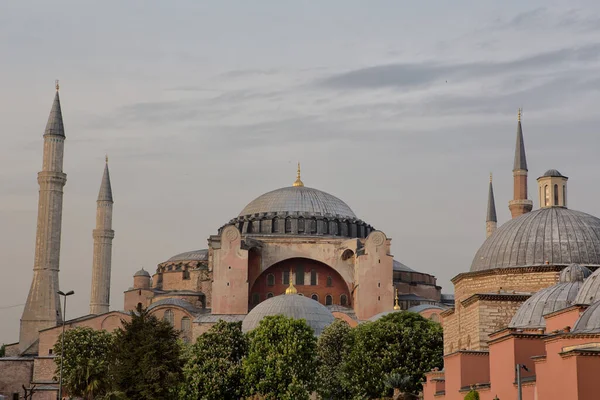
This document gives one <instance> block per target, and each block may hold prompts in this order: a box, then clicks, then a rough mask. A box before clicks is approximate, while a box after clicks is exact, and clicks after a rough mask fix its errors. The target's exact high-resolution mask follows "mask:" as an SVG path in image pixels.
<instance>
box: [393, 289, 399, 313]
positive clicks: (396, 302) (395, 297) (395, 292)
mask: <svg viewBox="0 0 600 400" xmlns="http://www.w3.org/2000/svg"><path fill="white" fill-rule="evenodd" d="M394 299H395V301H394V310H396V311H398V310H400V304H398V288H395V289H394Z"/></svg>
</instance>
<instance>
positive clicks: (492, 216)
mask: <svg viewBox="0 0 600 400" xmlns="http://www.w3.org/2000/svg"><path fill="white" fill-rule="evenodd" d="M485 221H486V222H498V219H497V217H496V202H495V201H494V187H493V185H492V174H490V189H489V192H488V206H487V217H486V219H485Z"/></svg>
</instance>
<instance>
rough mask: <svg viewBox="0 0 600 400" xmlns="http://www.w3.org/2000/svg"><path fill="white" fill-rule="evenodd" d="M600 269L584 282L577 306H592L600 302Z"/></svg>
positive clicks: (577, 299) (578, 295) (576, 301)
mask: <svg viewBox="0 0 600 400" xmlns="http://www.w3.org/2000/svg"><path fill="white" fill-rule="evenodd" d="M599 277H600V268H599V269H597V270H596V271H595V272H594V273H593V274H592V275H590V277H589V278H587V279H586V280H585V282H583V285H582V286H581V289H579V293H578V294H577V298H576V299H575V304H592V303H595V302H596V301H598V300H600V278H599Z"/></svg>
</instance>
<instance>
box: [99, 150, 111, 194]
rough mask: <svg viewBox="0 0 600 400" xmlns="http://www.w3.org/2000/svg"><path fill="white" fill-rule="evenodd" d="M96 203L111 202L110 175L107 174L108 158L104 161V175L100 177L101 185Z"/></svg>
mask: <svg viewBox="0 0 600 400" xmlns="http://www.w3.org/2000/svg"><path fill="white" fill-rule="evenodd" d="M98 201H110V202H112V201H113V195H112V188H111V186H110V173H109V172H108V158H107V159H106V164H105V165H104V174H103V175H102V183H101V184H100V192H99V193H98Z"/></svg>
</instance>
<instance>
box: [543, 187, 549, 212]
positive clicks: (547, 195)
mask: <svg viewBox="0 0 600 400" xmlns="http://www.w3.org/2000/svg"><path fill="white" fill-rule="evenodd" d="M549 205H550V190H548V185H545V186H544V207H548V206H549Z"/></svg>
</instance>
